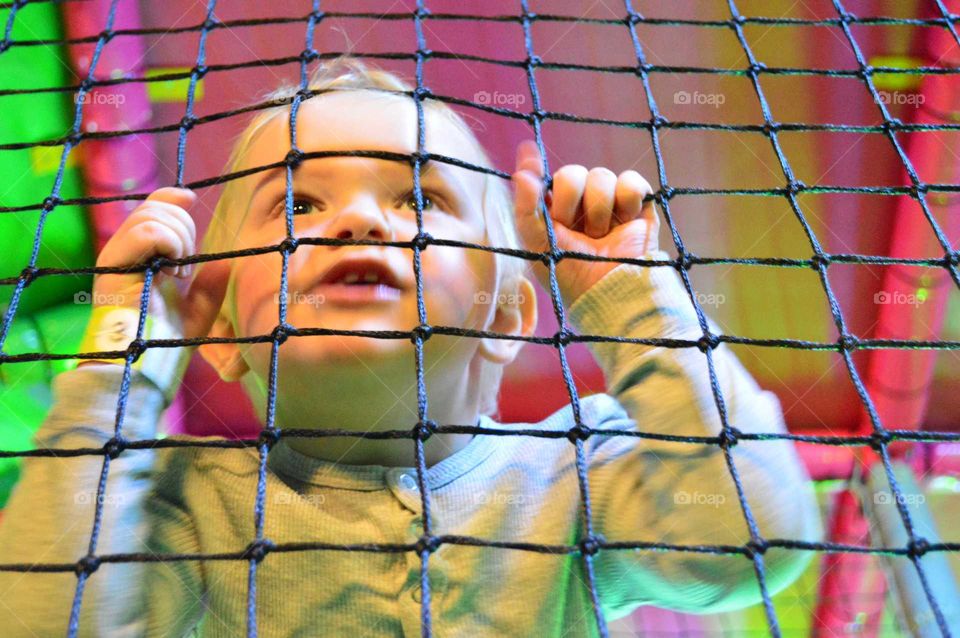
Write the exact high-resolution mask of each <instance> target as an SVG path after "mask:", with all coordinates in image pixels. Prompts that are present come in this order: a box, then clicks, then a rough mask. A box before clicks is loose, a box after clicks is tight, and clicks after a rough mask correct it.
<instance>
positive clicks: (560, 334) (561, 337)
mask: <svg viewBox="0 0 960 638" xmlns="http://www.w3.org/2000/svg"><path fill="white" fill-rule="evenodd" d="M572 337H573V333H571V332H570V331H569V330H567V329H565V328H561V329H560V330H557V331H556V332H555V333H554V334H553V347H554V348H559V347H561V346H568V345H570V341H572Z"/></svg>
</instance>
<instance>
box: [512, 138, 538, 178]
mask: <svg viewBox="0 0 960 638" xmlns="http://www.w3.org/2000/svg"><path fill="white" fill-rule="evenodd" d="M517 171H530V172H531V173H533V174H534V175H537V176H539V177H543V159H542V158H541V157H540V148H539V147H538V146H537V143H536V142H534V141H533V140H524V141H522V142H520V143H519V144H518V145H517V168H516V170H515V171H514V172H517Z"/></svg>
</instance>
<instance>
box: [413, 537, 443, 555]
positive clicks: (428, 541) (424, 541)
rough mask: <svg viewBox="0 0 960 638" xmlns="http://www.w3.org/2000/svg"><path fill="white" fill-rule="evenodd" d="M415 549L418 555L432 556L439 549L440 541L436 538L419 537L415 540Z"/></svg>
mask: <svg viewBox="0 0 960 638" xmlns="http://www.w3.org/2000/svg"><path fill="white" fill-rule="evenodd" d="M416 548H417V553H418V554H423V553H424V552H428V553H430V554H432V553H434V552H435V551H437V550H438V549H439V548H440V539H439V538H437V537H436V536H426V535H424V536H421V537H420V538H418V539H417V545H416Z"/></svg>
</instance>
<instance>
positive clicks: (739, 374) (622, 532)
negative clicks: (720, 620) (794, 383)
mask: <svg viewBox="0 0 960 638" xmlns="http://www.w3.org/2000/svg"><path fill="white" fill-rule="evenodd" d="M654 258H656V259H669V257H668V256H667V255H666V254H665V253H657V254H655V255H654ZM570 321H571V323H572V324H573V326H574V327H575V328H576V329H577V330H578V331H579V333H580V334H584V335H586V334H592V335H604V336H621V337H632V338H648V339H649V338H673V339H687V340H691V341H696V340H697V339H699V338H700V337H701V336H702V331H701V329H700V325H699V323H698V321H697V316H696V312H695V311H694V309H693V305H692V303H691V301H690V299H689V296H688V295H687V292H686V290H685V288H684V287H683V283H682V281H681V280H680V278H679V276H678V274H677V273H676V272H675V271H674V270H673V269H672V268H671V267H668V266H664V267H640V266H633V265H626V264H625V265H622V266H618V267H617V268H616V269H614V270H613V271H611V272H610V273H608V274H607V275H606V276H605V277H604V278H603V279H602V280H601V281H599V282H598V283H597V284H596V285H594V286H593V287H592V288H591V289H590V290H588V291H587V292H586V293H584V294H583V295H582V296H581V297H580V298H579V299H577V300H576V301H575V303H574V304H573V306H571V308H570ZM709 325H710V330H711V332H712V333H714V334H719V333H720V330H719V329H718V328H717V326H716V325H715V324H714V323H713V322H710V323H709ZM590 347H591V350H592V352H593V354H594V356H595V358H596V359H597V361H598V362H599V364H600V366H601V368H602V369H603V372H604V375H605V378H606V385H607V389H608V394H609V395H612V397H614V399H615V400H613V399H610V397H598V399H601V400H599V401H596V402H595V403H594V405H596V406H599V408H598V410H596V411H595V412H596V413H595V414H594V415H592V418H593V419H594V420H595V422H594V423H588V425H592V426H594V427H597V428H604V429H622V430H633V431H640V432H644V433H652V434H670V435H679V436H701V437H703V436H706V437H715V436H717V435H718V434H719V433H720V432H721V431H722V424H721V419H720V412H719V409H718V407H717V403H716V401H715V398H714V393H713V390H712V387H711V383H710V377H709V372H708V367H707V359H706V355H705V354H704V352H702V351H700V350H699V349H698V348H696V347H682V348H670V347H657V346H649V345H641V344H631V343H616V342H597V343H591V344H590ZM712 355H713V361H714V364H715V369H716V375H717V378H718V382H719V387H720V390H721V393H722V397H723V402H724V405H725V408H726V411H727V422H728V424H729V425H730V426H731V427H733V428H736V429H737V430H739V431H741V432H764V433H783V432H786V428H785V425H784V421H783V415H782V412H781V409H780V404H779V402H778V400H777V399H776V397H775V395H774V394H773V393H771V392H769V391H764V390H762V389H760V387H759V386H758V385H757V383H756V381H755V380H754V379H753V378H752V377H751V376H750V374H749V373H748V372H747V371H746V369H745V368H744V367H743V366H742V364H741V363H740V362H739V361H738V360H737V358H736V357H735V356H734V354H733V352H731V350H730V348H729V346H728V345H727V344H720V345H719V346H718V347H716V348H715V349H714V350H713V351H712ZM588 443H589V445H588V447H587V453H588V459H589V461H588V463H589V465H588V477H589V486H590V492H591V498H592V504H593V520H594V525H595V532H597V533H599V534H601V535H602V536H603V537H604V538H605V540H606V541H608V542H618V541H619V542H629V541H633V542H650V543H668V544H674V545H682V546H703V545H714V546H716V545H730V546H741V547H742V546H744V545H745V544H746V543H747V542H748V541H749V540H750V535H749V531H748V527H747V523H746V518H745V516H744V508H743V507H742V504H741V501H740V498H739V496H738V493H737V491H736V489H735V485H734V482H733V479H732V475H731V472H730V470H729V467H728V465H727V462H726V459H725V456H724V453H723V450H722V449H721V448H720V447H719V445H718V444H717V443H693V444H691V443H684V442H674V441H663V440H655V439H645V438H638V437H631V436H603V435H599V436H594V437H591V438H590V439H589V440H588ZM730 450H731V454H732V458H733V464H734V466H735V468H736V471H737V473H738V475H739V477H740V481H741V484H742V485H743V488H744V493H745V499H746V503H747V505H748V506H749V509H750V512H751V514H752V515H753V517H754V519H755V520H756V522H757V526H758V528H759V532H760V535H761V536H762V537H763V538H765V539H774V538H778V539H793V540H806V541H816V540H818V539H819V538H820V537H821V534H822V532H821V523H820V518H819V511H818V508H817V504H816V500H815V496H814V493H813V488H812V483H811V482H810V480H809V477H808V475H807V473H806V470H805V468H804V467H803V465H802V463H801V461H800V459H799V457H798V455H797V453H796V450H795V449H794V446H793V444H792V442H790V441H784V440H765V441H743V440H741V441H739V442H738V443H737V444H736V445H735V446H733V447H732V448H730ZM810 558H811V554H810V553H809V552H801V551H797V550H786V549H782V548H769V549H767V551H766V552H765V553H764V554H762V562H763V567H764V573H765V582H766V585H767V588H768V591H769V592H770V594H771V595H773V594H775V593H776V592H779V591H780V590H782V589H784V588H785V587H786V586H787V585H789V584H790V583H791V582H793V581H794V580H795V579H796V578H797V577H798V576H799V575H800V573H801V572H802V571H803V570H804V569H805V568H806V566H807V564H808V563H809V561H810ZM595 568H596V575H597V584H598V592H599V594H600V598H601V601H602V604H603V606H604V610H605V612H606V613H608V614H609V615H610V617H619V616H622V615H624V614H626V613H629V612H630V611H631V610H632V609H634V608H635V607H637V606H638V605H642V604H652V605H656V606H659V607H665V608H670V609H675V610H678V611H686V612H694V613H708V612H709V613H712V612H718V611H725V610H730V609H737V608H742V607H745V606H748V605H751V604H754V603H757V602H759V601H760V600H761V594H760V588H759V585H758V579H757V575H756V573H755V567H754V563H753V561H752V560H750V559H749V558H747V557H746V556H745V555H743V554H726V555H719V554H711V553H702V552H691V551H654V550H640V551H632V550H617V549H606V550H603V551H601V552H600V553H599V554H598V555H597V558H596V561H595Z"/></svg>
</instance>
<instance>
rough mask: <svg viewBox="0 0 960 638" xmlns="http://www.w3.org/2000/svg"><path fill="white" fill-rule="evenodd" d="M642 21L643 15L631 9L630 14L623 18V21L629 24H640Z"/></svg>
mask: <svg viewBox="0 0 960 638" xmlns="http://www.w3.org/2000/svg"><path fill="white" fill-rule="evenodd" d="M640 22H643V16H641V15H640V14H639V13H635V12H633V11H631V12H630V14H629V15H628V16H627V17H626V18H624V19H623V23H624V24H626V25H628V26H629V25H631V24H639V23H640Z"/></svg>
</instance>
